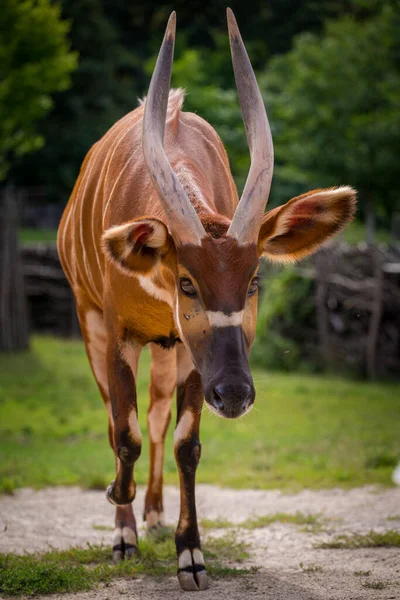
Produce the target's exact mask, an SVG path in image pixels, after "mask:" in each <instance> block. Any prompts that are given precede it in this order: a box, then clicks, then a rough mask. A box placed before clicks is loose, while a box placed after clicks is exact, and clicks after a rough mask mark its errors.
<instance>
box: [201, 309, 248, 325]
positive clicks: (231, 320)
mask: <svg viewBox="0 0 400 600" xmlns="http://www.w3.org/2000/svg"><path fill="white" fill-rule="evenodd" d="M243 312H244V311H243V310H239V311H238V312H233V313H231V314H230V315H227V314H225V313H224V312H222V311H221V310H207V313H206V314H207V317H208V320H209V322H210V325H211V327H238V326H240V325H241V324H242V322H243Z"/></svg>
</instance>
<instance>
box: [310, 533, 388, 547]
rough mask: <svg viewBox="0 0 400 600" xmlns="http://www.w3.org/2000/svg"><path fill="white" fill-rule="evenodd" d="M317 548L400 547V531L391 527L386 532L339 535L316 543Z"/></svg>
mask: <svg viewBox="0 0 400 600" xmlns="http://www.w3.org/2000/svg"><path fill="white" fill-rule="evenodd" d="M315 547H316V548H325V549H338V550H342V549H353V548H400V531H396V530H395V529H390V530H389V531H385V532H384V533H378V532H376V531H370V532H369V533H367V534H365V535H362V534H359V533H353V534H352V535H338V536H336V537H335V538H333V540H330V541H329V542H322V543H320V544H316V545H315Z"/></svg>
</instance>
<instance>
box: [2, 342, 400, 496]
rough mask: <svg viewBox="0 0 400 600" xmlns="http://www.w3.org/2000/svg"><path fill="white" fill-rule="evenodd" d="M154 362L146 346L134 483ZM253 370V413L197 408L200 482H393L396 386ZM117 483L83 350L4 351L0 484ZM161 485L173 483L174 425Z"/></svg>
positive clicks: (293, 486)
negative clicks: (231, 417)
mask: <svg viewBox="0 0 400 600" xmlns="http://www.w3.org/2000/svg"><path fill="white" fill-rule="evenodd" d="M149 363H150V360H149V353H148V352H147V351H144V352H143V355H142V357H141V363H140V366H139V377H138V382H137V384H138V386H137V387H138V402H139V421H140V423H141V428H142V431H143V452H142V455H141V457H140V459H139V461H138V463H137V465H136V466H135V478H136V481H137V483H139V484H144V483H146V481H147V472H148V436H147V429H146V410H147V406H148V381H149ZM253 374H254V379H255V383H256V387H257V399H256V404H255V408H254V410H253V411H252V412H251V413H250V414H249V415H247V416H246V417H245V418H243V419H239V420H235V421H225V420H222V419H219V418H218V417H216V416H215V415H212V414H210V413H209V411H207V410H205V411H204V412H203V416H202V427H201V440H202V459H201V462H200V466H199V468H198V476H197V481H198V482H204V483H214V484H219V485H224V486H232V487H236V488H240V487H242V488H245V487H252V488H263V489H268V488H280V489H283V490H289V491H296V490H299V489H302V488H304V487H310V488H323V487H331V486H341V487H351V486H356V485H362V484H372V483H380V484H387V485H391V474H392V470H393V465H395V464H396V463H397V460H398V458H399V456H400V438H399V435H398V423H399V421H400V403H399V402H398V397H399V391H400V386H399V385H398V384H394V383H370V382H361V381H349V380H343V379H339V378H334V377H327V376H317V375H309V374H298V373H267V372H264V371H257V370H255V371H254V373H253ZM173 412H175V406H174V407H173ZM172 422H174V415H173V420H172ZM113 478H114V459H113V455H112V452H111V450H110V448H109V446H108V439H107V417H106V411H105V409H104V407H103V402H102V400H101V398H100V394H99V392H98V390H97V387H96V385H95V383H94V380H93V377H92V374H91V372H90V369H89V365H88V362H87V358H86V355H85V350H84V347H83V344H82V343H81V342H80V341H66V340H59V339H54V338H46V337H36V338H34V339H33V342H32V349H31V351H30V352H28V353H22V354H19V355H5V354H3V355H0V489H2V490H3V491H5V492H8V493H10V492H12V490H13V489H14V488H15V487H19V486H33V487H42V486H47V485H60V484H66V485H69V484H79V485H82V486H85V487H92V488H95V489H98V488H100V489H101V488H105V486H106V485H107V483H108V482H110V481H111V480H112V479H113ZM165 481H166V483H172V484H177V483H178V478H177V473H176V467H175V461H174V457H173V428H172V427H170V430H169V432H168V437H167V443H166V458H165Z"/></svg>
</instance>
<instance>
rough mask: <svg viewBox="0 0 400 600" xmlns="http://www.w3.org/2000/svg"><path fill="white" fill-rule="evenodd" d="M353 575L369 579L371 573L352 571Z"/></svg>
mask: <svg viewBox="0 0 400 600" xmlns="http://www.w3.org/2000/svg"><path fill="white" fill-rule="evenodd" d="M354 575H355V576H356V577H369V576H370V575H371V571H354Z"/></svg>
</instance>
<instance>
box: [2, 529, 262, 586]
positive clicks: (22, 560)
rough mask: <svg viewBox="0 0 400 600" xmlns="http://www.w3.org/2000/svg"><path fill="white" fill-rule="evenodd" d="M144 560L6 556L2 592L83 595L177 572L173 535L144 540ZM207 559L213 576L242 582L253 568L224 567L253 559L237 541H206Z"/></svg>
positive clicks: (103, 553) (100, 555)
mask: <svg viewBox="0 0 400 600" xmlns="http://www.w3.org/2000/svg"><path fill="white" fill-rule="evenodd" d="M139 548H140V555H139V556H138V557H134V558H132V559H130V560H126V561H124V562H121V563H119V564H117V565H114V564H112V563H111V550H110V549H109V548H106V547H104V546H92V545H88V547H87V548H71V549H69V550H52V551H50V552H46V553H44V554H28V555H24V556H18V555H15V554H0V593H3V594H5V595H8V596H13V595H16V596H20V595H34V594H52V593H57V592H58V593H62V592H79V591H83V590H89V589H92V588H95V587H97V586H98V584H100V583H107V582H109V581H111V580H112V579H114V578H116V577H125V578H130V579H131V578H134V577H135V576H138V575H149V576H153V577H154V576H158V577H160V576H163V575H174V574H175V573H176V557H175V546H174V539H173V535H171V533H170V532H168V534H167V535H164V537H163V539H161V540H160V539H157V540H156V541H155V540H154V539H153V538H151V537H150V538H144V539H142V540H141V541H140V543H139ZM203 551H204V557H205V559H206V561H207V570H208V573H209V574H210V575H211V576H212V577H236V576H243V575H246V574H248V573H251V572H252V571H253V570H252V569H244V568H240V569H235V568H232V567H227V566H224V562H225V563H227V562H229V561H234V562H235V563H240V562H242V561H243V560H244V559H246V558H248V556H249V555H248V551H247V546H246V545H245V544H243V543H238V542H236V541H235V539H234V538H233V537H232V536H226V537H224V538H218V539H213V538H209V539H206V540H205V542H204V548H203Z"/></svg>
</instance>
